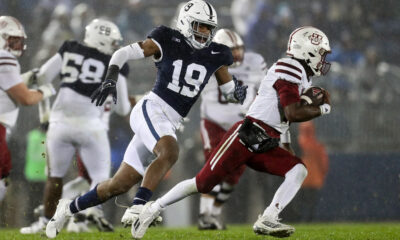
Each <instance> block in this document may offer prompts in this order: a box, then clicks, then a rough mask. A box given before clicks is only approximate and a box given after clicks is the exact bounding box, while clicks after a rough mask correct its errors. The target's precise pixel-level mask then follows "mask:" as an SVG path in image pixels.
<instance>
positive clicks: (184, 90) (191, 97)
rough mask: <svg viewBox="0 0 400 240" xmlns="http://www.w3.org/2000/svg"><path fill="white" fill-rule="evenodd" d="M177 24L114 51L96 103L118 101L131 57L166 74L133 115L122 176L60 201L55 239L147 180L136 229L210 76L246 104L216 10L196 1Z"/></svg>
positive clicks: (126, 219)
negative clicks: (81, 216) (79, 217)
mask: <svg viewBox="0 0 400 240" xmlns="http://www.w3.org/2000/svg"><path fill="white" fill-rule="evenodd" d="M177 20H178V21H177V30H175V29H171V28H169V27H165V26H160V27H157V28H155V29H154V30H153V31H152V32H151V33H150V34H149V35H148V38H147V39H146V40H144V41H142V42H136V43H133V44H130V45H128V46H126V47H123V48H121V49H120V50H118V51H117V52H115V54H113V56H112V59H111V61H110V64H109V67H108V73H107V76H106V79H105V81H104V82H103V84H102V86H101V87H100V88H99V89H98V91H96V92H95V94H94V95H93V101H95V102H96V105H101V104H102V103H103V101H104V100H105V99H106V98H107V96H108V95H109V94H112V95H113V96H114V98H115V96H116V95H115V94H116V89H115V85H116V84H117V77H116V76H117V74H118V73H119V71H120V69H121V67H122V64H124V63H125V62H126V61H127V60H133V59H143V58H145V57H149V56H153V60H154V61H155V65H156V67H157V70H158V71H157V79H156V83H155V85H154V87H153V89H152V91H151V92H150V93H149V94H147V95H145V96H144V97H143V98H142V99H141V100H140V101H139V102H138V103H137V104H136V105H135V107H134V108H133V110H132V112H131V120H130V124H131V128H132V130H133V132H134V133H135V135H134V137H133V139H132V141H131V142H130V144H129V146H128V148H127V149H126V152H125V156H124V160H123V162H122V164H121V166H120V168H119V170H118V172H117V173H116V174H115V175H114V176H113V177H112V178H111V179H109V180H107V181H105V182H102V183H100V184H99V185H97V187H96V188H95V189H93V190H92V191H90V192H88V193H87V194H85V195H83V196H81V197H79V198H76V199H75V200H73V201H71V200H67V199H65V200H60V202H59V204H58V206H57V211H56V213H55V214H54V216H53V218H52V220H51V221H50V222H49V223H48V224H47V227H46V235H47V236H48V237H50V238H54V237H55V236H56V235H57V233H58V232H59V230H60V229H61V228H62V225H63V224H64V222H65V221H66V220H67V219H68V218H69V217H70V216H72V214H74V213H77V212H79V211H80V210H83V209H86V208H88V207H92V206H95V205H98V204H100V203H103V202H104V201H106V200H108V199H110V198H111V197H113V196H116V195H119V194H122V193H125V192H127V191H128V190H129V189H130V188H131V187H132V186H133V185H135V184H137V183H138V182H139V181H140V180H142V178H143V181H142V184H141V187H140V188H139V189H138V191H137V193H136V196H135V198H134V200H133V204H132V206H131V207H130V208H128V209H127V210H126V212H125V214H124V216H123V217H122V220H121V221H122V222H123V224H124V225H129V224H132V232H135V231H136V228H137V227H138V225H137V216H138V214H139V213H140V212H141V211H142V208H143V206H144V204H145V203H146V202H147V201H149V199H150V198H151V196H152V194H153V191H154V190H155V189H156V187H157V185H158V184H159V182H160V181H161V180H162V179H163V177H164V175H165V174H166V173H167V172H168V170H169V169H170V168H171V167H172V166H173V165H174V163H175V162H176V161H177V159H178V153H179V149H178V143H177V140H176V134H175V131H176V129H178V128H179V126H180V125H181V122H182V120H183V118H184V117H185V116H186V115H187V114H188V112H189V110H190V109H191V107H192V106H193V104H194V103H195V102H196V100H197V98H198V97H199V96H200V93H201V91H202V90H203V88H204V86H205V85H206V84H207V83H208V81H209V79H210V77H211V76H212V75H213V74H215V76H216V79H217V82H218V84H219V88H220V89H221V92H222V94H224V95H225V96H226V99H227V100H228V101H232V102H241V103H243V101H244V99H245V97H246V89H247V87H246V86H244V85H243V86H240V85H239V84H238V83H237V81H235V80H232V79H233V78H232V76H231V75H230V74H229V72H228V66H229V65H231V64H232V63H233V57H232V53H231V50H230V49H229V48H228V47H227V46H225V45H222V44H218V43H214V42H212V39H213V37H214V34H215V29H216V27H217V14H216V12H215V9H214V8H213V7H212V6H211V5H210V4H209V3H207V2H205V1H202V0H192V1H189V2H187V3H186V4H185V5H184V6H183V7H182V8H181V11H180V14H179V16H178V19H177Z"/></svg>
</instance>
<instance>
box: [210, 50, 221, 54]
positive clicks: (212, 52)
mask: <svg viewBox="0 0 400 240" xmlns="http://www.w3.org/2000/svg"><path fill="white" fill-rule="evenodd" d="M219 53H220V52H214V51H212V50H211V54H219Z"/></svg>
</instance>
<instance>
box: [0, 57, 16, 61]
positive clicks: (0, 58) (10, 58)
mask: <svg viewBox="0 0 400 240" xmlns="http://www.w3.org/2000/svg"><path fill="white" fill-rule="evenodd" d="M3 59H8V60H15V61H17V59H15V58H13V57H0V60H3Z"/></svg>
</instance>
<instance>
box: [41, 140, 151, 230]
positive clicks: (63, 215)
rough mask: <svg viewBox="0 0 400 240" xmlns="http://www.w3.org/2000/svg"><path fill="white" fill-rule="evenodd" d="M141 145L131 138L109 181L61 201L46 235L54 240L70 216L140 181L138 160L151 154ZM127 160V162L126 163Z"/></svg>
mask: <svg viewBox="0 0 400 240" xmlns="http://www.w3.org/2000/svg"><path fill="white" fill-rule="evenodd" d="M143 146H144V145H143V143H142V142H141V141H140V139H138V138H137V137H136V136H134V137H133V139H132V140H131V142H130V143H129V145H128V148H127V150H126V152H125V155H124V162H122V164H121V165H120V167H119V169H118V171H117V172H116V173H115V174H114V176H113V177H112V178H111V179H108V180H106V181H104V182H101V183H100V184H98V185H97V186H95V187H94V188H93V189H92V190H90V191H89V192H87V193H86V194H84V195H82V196H80V197H78V198H76V199H74V200H72V201H71V200H66V201H61V200H60V203H59V204H58V206H57V211H56V213H55V214H54V216H53V218H52V220H53V219H54V221H51V222H49V224H48V225H47V227H46V235H47V236H48V237H50V238H54V237H55V236H56V235H57V234H58V232H59V231H60V229H61V228H62V226H63V224H64V223H65V221H66V220H68V218H69V217H70V216H72V214H75V213H77V212H80V211H82V210H84V209H87V208H90V207H93V206H97V205H99V204H102V203H104V202H105V201H107V200H108V199H110V198H112V197H114V196H117V195H120V194H122V193H126V192H127V191H128V190H129V189H130V188H132V186H134V185H135V184H136V183H138V182H139V181H140V180H141V179H142V174H143V172H144V168H143V164H142V163H141V161H140V159H147V158H149V157H150V155H151V153H150V152H149V151H146V149H145V148H144V149H143ZM128 159H129V161H128Z"/></svg>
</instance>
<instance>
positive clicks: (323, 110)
mask: <svg viewBox="0 0 400 240" xmlns="http://www.w3.org/2000/svg"><path fill="white" fill-rule="evenodd" d="M319 109H320V110H321V115H326V114H329V113H331V105H329V104H327V103H324V104H322V105H321V106H319Z"/></svg>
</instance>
